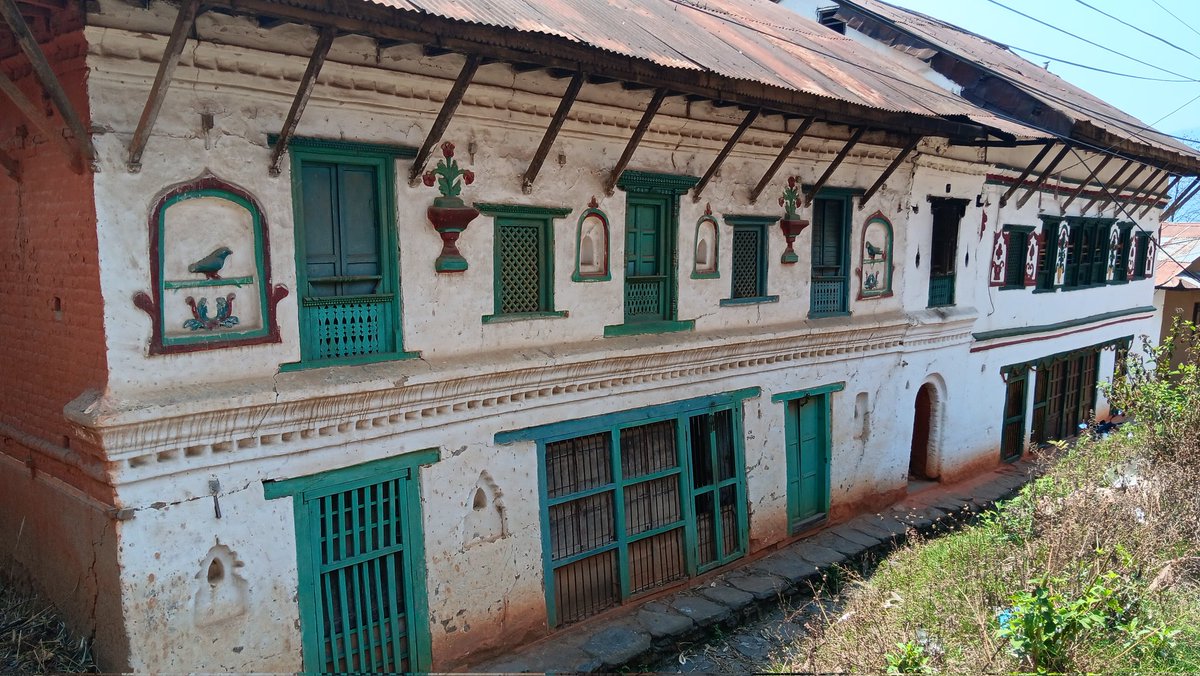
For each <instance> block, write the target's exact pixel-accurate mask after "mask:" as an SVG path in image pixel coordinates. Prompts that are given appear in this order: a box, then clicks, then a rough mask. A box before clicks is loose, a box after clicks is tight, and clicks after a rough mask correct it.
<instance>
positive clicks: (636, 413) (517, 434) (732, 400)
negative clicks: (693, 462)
mask: <svg viewBox="0 0 1200 676" xmlns="http://www.w3.org/2000/svg"><path fill="white" fill-rule="evenodd" d="M761 394H762V388H760V387H747V388H744V389H741V390H733V391H731V392H723V393H721V394H712V395H708V396H704V397H696V398H694V399H684V400H681V401H675V402H671V403H669V404H659V405H658V406H648V407H645V408H636V409H630V410H625V411H617V412H614V413H605V414H602V415H594V416H589V417H587V418H578V419H575V420H565V421H563V422H557V423H549V424H546V425H536V426H533V427H525V428H521V429H515V430H506V431H503V432H497V433H496V436H495V437H494V440H495V442H496V443H497V444H511V443H513V442H517V441H559V440H562V439H570V438H572V437H577V436H582V435H584V434H588V433H590V432H591V431H594V430H598V429H608V428H613V427H617V426H628V425H632V424H637V423H639V422H644V421H651V420H655V419H662V418H668V417H674V416H678V415H683V414H687V413H693V412H698V411H702V410H705V409H717V408H721V407H723V406H731V405H736V404H739V403H740V402H742V401H744V400H746V399H751V398H754V397H757V396H759V395H761Z"/></svg>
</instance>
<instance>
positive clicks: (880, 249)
mask: <svg viewBox="0 0 1200 676" xmlns="http://www.w3.org/2000/svg"><path fill="white" fill-rule="evenodd" d="M891 258H892V224H891V222H890V221H888V219H887V217H885V216H884V215H883V213H882V212H879V211H876V212H875V213H874V214H872V215H871V216H870V218H868V219H867V222H866V223H865V224H864V225H863V234H862V254H861V261H862V264H861V267H859V268H857V272H858V275H859V277H860V280H861V282H860V285H859V289H858V298H859V299H860V300H866V299H869V298H885V297H887V296H890V295H892V261H891Z"/></svg>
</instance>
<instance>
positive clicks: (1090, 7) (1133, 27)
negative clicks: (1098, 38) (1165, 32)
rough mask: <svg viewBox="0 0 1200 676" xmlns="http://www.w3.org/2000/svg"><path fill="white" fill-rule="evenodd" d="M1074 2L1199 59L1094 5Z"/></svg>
mask: <svg viewBox="0 0 1200 676" xmlns="http://www.w3.org/2000/svg"><path fill="white" fill-rule="evenodd" d="M1075 2H1078V3H1079V4H1081V5H1083V6H1084V7H1087V8H1088V9H1090V10H1092V11H1094V12H1098V13H1100V14H1103V15H1104V16H1106V17H1108V18H1110V19H1112V20H1113V21H1116V22H1117V23H1119V24H1121V25H1123V26H1128V27H1129V28H1132V29H1133V30H1135V31H1137V32H1139V33H1141V34H1142V35H1145V36H1147V37H1151V38H1154V39H1155V40H1158V41H1159V42H1161V43H1163V44H1164V45H1167V46H1168V47H1171V48H1172V49H1176V50H1179V51H1181V52H1183V53H1184V54H1187V55H1188V56H1190V57H1192V58H1194V59H1200V56H1196V53H1195V52H1192V51H1189V50H1186V49H1184V48H1183V47H1180V46H1179V45H1177V44H1175V43H1174V42H1171V41H1170V40H1167V39H1166V38H1163V37H1161V36H1158V35H1155V34H1154V33H1151V32H1149V31H1146V30H1143V29H1141V28H1138V27H1137V26H1135V25H1133V24H1131V23H1129V22H1128V21H1125V20H1124V19H1122V18H1120V17H1118V16H1113V15H1112V14H1109V13H1108V12H1106V11H1104V10H1102V9H1100V8H1099V7H1096V6H1095V5H1091V4H1089V3H1087V2H1084V0H1075Z"/></svg>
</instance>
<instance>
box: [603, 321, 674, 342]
mask: <svg viewBox="0 0 1200 676" xmlns="http://www.w3.org/2000/svg"><path fill="white" fill-rule="evenodd" d="M694 328H696V320H694V319H684V320H680V321H676V320H666V319H664V320H661V321H657V322H654V321H647V322H636V323H633V324H609V325H607V326H605V327H604V337H605V338H611V337H615V336H637V335H642V334H647V333H678V332H680V331H691V330H692V329H694Z"/></svg>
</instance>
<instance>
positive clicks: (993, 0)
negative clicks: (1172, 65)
mask: <svg viewBox="0 0 1200 676" xmlns="http://www.w3.org/2000/svg"><path fill="white" fill-rule="evenodd" d="M987 1H988V2H990V3H992V4H993V5H996V6H997V7H1002V8H1004V9H1007V10H1008V11H1010V12H1012V13H1014V14H1017V15H1020V16H1023V17H1025V18H1026V19H1029V20H1030V21H1033V22H1035V23H1038V24H1041V25H1043V26H1045V27H1047V28H1052V29H1054V30H1056V31H1058V32H1060V33H1063V34H1065V35H1070V36H1071V37H1073V38H1075V39H1076V40H1080V41H1083V42H1086V43H1088V44H1089V45H1092V46H1093V47H1099V48H1100V49H1103V50H1104V51H1106V52H1109V53H1112V54H1116V55H1117V56H1120V57H1123V58H1126V59H1129V60H1130V61H1135V62H1137V63H1140V64H1142V65H1143V66H1149V67H1151V68H1154V69H1155V70H1161V71H1162V72H1164V73H1170V74H1171V75H1175V76H1177V77H1182V78H1187V79H1188V80H1191V81H1192V82H1200V80H1196V79H1195V78H1190V77H1188V76H1187V75H1184V74H1183V73H1176V72H1175V71H1173V70H1169V69H1167V68H1162V67H1161V66H1156V65H1154V64H1152V63H1149V62H1146V61H1142V60H1141V59H1139V58H1136V57H1133V56H1130V55H1128V54H1125V53H1123V52H1119V51H1117V50H1115V49H1113V48H1111V47H1106V46H1104V45H1102V44H1100V43H1099V42H1095V41H1093V40H1089V39H1087V38H1085V37H1083V36H1081V35H1077V34H1075V33H1072V32H1071V31H1069V30H1067V29H1065V28H1059V27H1058V26H1055V25H1054V24H1052V23H1047V22H1045V21H1042V20H1041V19H1039V18H1037V17H1033V16H1030V15H1028V14H1026V13H1025V12H1022V11H1021V10H1018V9H1013V8H1012V7H1009V6H1008V5H1006V4H1004V3H1002V2H999V0H987Z"/></svg>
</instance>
